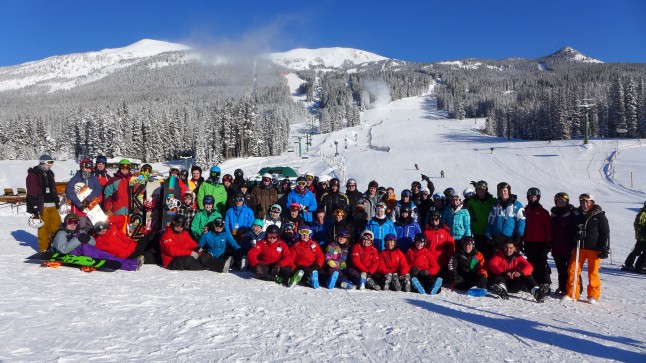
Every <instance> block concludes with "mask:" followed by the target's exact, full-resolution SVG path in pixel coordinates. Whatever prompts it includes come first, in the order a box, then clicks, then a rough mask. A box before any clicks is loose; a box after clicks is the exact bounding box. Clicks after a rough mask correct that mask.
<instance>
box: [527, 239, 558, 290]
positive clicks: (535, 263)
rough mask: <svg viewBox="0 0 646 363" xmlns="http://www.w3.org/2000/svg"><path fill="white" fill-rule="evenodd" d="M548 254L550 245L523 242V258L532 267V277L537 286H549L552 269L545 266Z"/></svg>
mask: <svg viewBox="0 0 646 363" xmlns="http://www.w3.org/2000/svg"><path fill="white" fill-rule="evenodd" d="M549 252H550V245H549V244H548V243H546V242H528V241H525V256H527V261H528V262H529V263H530V264H531V265H532V267H534V271H533V272H532V276H534V279H535V280H536V282H537V283H538V284H551V283H552V279H551V278H550V275H551V274H552V269H551V268H550V266H549V265H548V264H547V254H548V253H549Z"/></svg>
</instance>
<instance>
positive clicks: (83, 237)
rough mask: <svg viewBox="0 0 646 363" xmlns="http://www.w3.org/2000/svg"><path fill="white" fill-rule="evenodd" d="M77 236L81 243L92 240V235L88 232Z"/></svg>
mask: <svg viewBox="0 0 646 363" xmlns="http://www.w3.org/2000/svg"><path fill="white" fill-rule="evenodd" d="M77 238H78V240H79V242H81V243H88V242H90V235H89V234H87V233H80V234H79V236H78V237H77Z"/></svg>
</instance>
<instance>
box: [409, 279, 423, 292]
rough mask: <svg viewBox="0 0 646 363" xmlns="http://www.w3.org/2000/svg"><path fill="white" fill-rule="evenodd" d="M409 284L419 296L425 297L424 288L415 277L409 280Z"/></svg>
mask: <svg viewBox="0 0 646 363" xmlns="http://www.w3.org/2000/svg"><path fill="white" fill-rule="evenodd" d="M410 282H411V284H412V285H413V288H414V289H415V291H417V292H419V293H420V294H421V295H426V290H424V286H422V283H421V282H419V280H418V279H417V277H413V278H412V279H410Z"/></svg>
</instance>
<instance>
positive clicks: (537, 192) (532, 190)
mask: <svg viewBox="0 0 646 363" xmlns="http://www.w3.org/2000/svg"><path fill="white" fill-rule="evenodd" d="M532 195H535V196H537V197H540V196H541V190H540V189H538V188H535V187H532V188H529V189H527V196H528V197H529V196H532Z"/></svg>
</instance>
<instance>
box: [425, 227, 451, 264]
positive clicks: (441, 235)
mask: <svg viewBox="0 0 646 363" xmlns="http://www.w3.org/2000/svg"><path fill="white" fill-rule="evenodd" d="M424 234H425V235H426V240H427V244H428V249H429V251H431V254H432V255H433V257H434V258H435V260H436V261H437V264H438V265H439V266H440V268H442V267H448V265H449V262H450V261H451V258H452V257H453V254H454V253H455V241H454V240H453V237H452V236H451V232H449V229H448V227H446V226H442V227H440V228H438V229H432V228H429V229H426V230H424Z"/></svg>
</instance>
